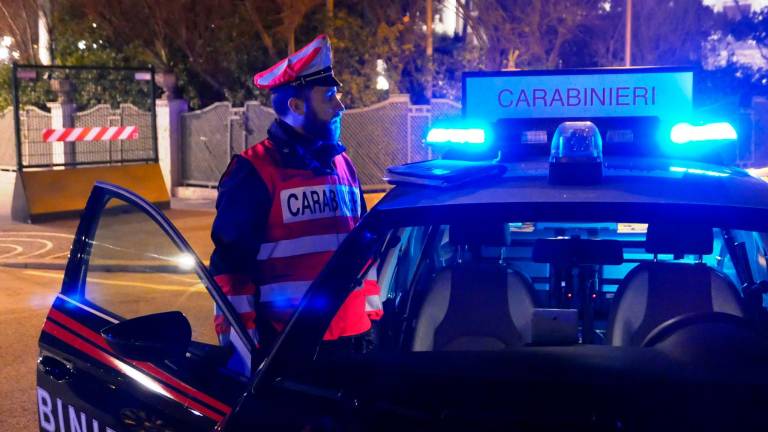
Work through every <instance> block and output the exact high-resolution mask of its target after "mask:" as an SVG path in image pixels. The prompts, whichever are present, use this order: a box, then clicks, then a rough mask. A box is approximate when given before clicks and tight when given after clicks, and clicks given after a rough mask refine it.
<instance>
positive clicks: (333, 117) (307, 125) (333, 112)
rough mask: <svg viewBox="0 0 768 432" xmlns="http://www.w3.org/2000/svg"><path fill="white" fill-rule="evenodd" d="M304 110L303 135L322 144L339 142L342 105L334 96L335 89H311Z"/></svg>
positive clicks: (335, 95)
mask: <svg viewBox="0 0 768 432" xmlns="http://www.w3.org/2000/svg"><path fill="white" fill-rule="evenodd" d="M305 110H306V111H305V115H304V125H303V129H304V132H305V133H307V134H308V135H310V136H312V137H314V138H316V139H318V140H320V141H323V142H332V143H336V142H338V141H339V135H340V134H341V113H343V112H344V104H342V103H341V101H340V100H339V97H338V95H337V94H336V87H313V88H312V90H311V91H309V92H308V94H307V98H306V108H305Z"/></svg>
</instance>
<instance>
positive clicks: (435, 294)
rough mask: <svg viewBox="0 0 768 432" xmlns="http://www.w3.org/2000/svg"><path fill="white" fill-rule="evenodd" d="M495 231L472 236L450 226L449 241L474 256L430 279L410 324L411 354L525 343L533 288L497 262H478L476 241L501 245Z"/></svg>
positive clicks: (519, 275)
mask: <svg viewBox="0 0 768 432" xmlns="http://www.w3.org/2000/svg"><path fill="white" fill-rule="evenodd" d="M497 228H498V229H497V230H496V229H494V230H493V231H495V232H494V234H493V235H492V236H491V238H489V237H488V235H487V234H488V231H487V230H486V232H485V233H482V234H480V235H478V232H477V230H471V229H470V230H469V232H468V231H465V230H464V229H459V228H454V227H451V242H452V243H453V244H454V245H466V246H467V247H468V249H470V250H473V251H474V253H472V255H471V256H465V257H464V258H463V259H460V260H459V261H458V262H456V263H455V264H452V265H450V266H448V267H445V268H442V269H440V270H439V271H438V272H437V273H436V274H435V276H434V277H433V278H432V280H431V283H430V286H429V287H428V288H427V292H426V297H425V298H424V302H423V304H422V307H421V309H420V310H419V314H418V317H417V321H416V328H415V332H414V338H413V350H414V351H450V350H463V351H491V350H503V349H508V348H512V347H516V346H521V345H523V344H525V343H527V342H530V334H531V330H530V329H531V317H532V315H533V309H534V302H533V289H534V287H533V283H532V282H531V280H530V279H529V278H528V277H527V276H525V275H524V274H523V273H521V272H519V271H517V270H514V269H511V268H509V267H508V266H506V265H504V264H502V263H500V262H499V260H498V259H485V258H481V257H480V253H479V251H480V244H479V242H482V244H484V245H489V244H491V243H494V242H499V240H500V239H501V240H503V237H500V239H499V237H497V236H496V234H503V230H502V229H501V227H497ZM465 255H466V254H465Z"/></svg>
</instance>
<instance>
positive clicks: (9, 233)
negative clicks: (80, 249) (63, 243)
mask: <svg viewBox="0 0 768 432" xmlns="http://www.w3.org/2000/svg"><path fill="white" fill-rule="evenodd" d="M27 234H30V235H47V236H53V237H66V238H70V239H72V238H75V236H74V235H72V234H62V233H55V232H44V231H0V236H4V235H27Z"/></svg>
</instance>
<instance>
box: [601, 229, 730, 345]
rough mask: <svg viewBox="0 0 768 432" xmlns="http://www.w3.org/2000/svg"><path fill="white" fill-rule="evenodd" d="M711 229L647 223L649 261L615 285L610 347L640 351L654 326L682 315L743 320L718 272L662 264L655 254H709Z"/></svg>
mask: <svg viewBox="0 0 768 432" xmlns="http://www.w3.org/2000/svg"><path fill="white" fill-rule="evenodd" d="M713 241H714V238H713V233H712V228H711V227H704V226H695V225H665V224H650V225H649V226H648V231H647V233H646V240H645V249H646V251H647V252H649V253H652V254H654V261H651V262H644V263H641V264H638V265H637V266H636V267H635V268H633V269H632V270H631V271H630V272H629V273H627V275H626V276H625V277H624V279H623V280H622V281H621V283H620V284H619V287H618V288H617V290H616V294H615V296H614V299H613V303H612V308H611V312H610V316H609V319H608V331H607V341H608V343H609V344H610V345H613V346H641V345H642V343H643V341H644V340H645V338H646V337H647V336H648V334H649V333H650V332H651V331H653V330H654V329H655V328H656V327H658V326H659V325H661V324H663V323H665V322H667V321H669V320H671V319H673V318H676V317H679V316H682V315H687V314H692V313H706V312H723V313H728V314H732V315H736V316H744V308H743V306H742V304H741V296H740V294H739V292H738V290H737V288H736V286H735V285H734V284H733V282H732V281H731V280H730V279H729V278H728V277H727V276H726V275H724V274H723V273H721V272H719V271H717V270H715V269H713V268H711V267H709V266H708V265H707V264H705V263H703V262H696V263H683V262H674V261H672V262H662V261H657V260H656V256H657V255H658V254H672V255H673V256H674V257H675V259H680V258H682V257H683V256H684V255H707V254H711V253H712V245H713Z"/></svg>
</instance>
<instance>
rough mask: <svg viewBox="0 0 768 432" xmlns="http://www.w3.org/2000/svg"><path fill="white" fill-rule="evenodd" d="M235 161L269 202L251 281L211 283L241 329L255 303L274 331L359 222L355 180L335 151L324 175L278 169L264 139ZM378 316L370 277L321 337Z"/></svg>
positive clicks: (359, 327) (355, 329) (223, 278)
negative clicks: (252, 171)
mask: <svg viewBox="0 0 768 432" xmlns="http://www.w3.org/2000/svg"><path fill="white" fill-rule="evenodd" d="M242 156H243V157H245V158H246V159H248V160H249V161H250V162H251V163H252V164H253V166H254V167H255V168H256V171H257V172H258V173H259V175H260V176H261V178H262V179H263V180H264V183H265V184H266V186H267V189H268V191H269V194H270V197H271V199H272V204H271V208H270V212H269V218H268V223H267V226H266V232H265V236H264V242H263V243H262V244H261V246H260V249H259V252H258V257H257V261H256V262H257V264H256V265H257V271H256V274H257V278H258V279H257V280H256V281H254V282H255V283H253V284H251V283H248V284H242V283H239V284H234V285H237V286H239V287H240V288H238V289H233V290H229V289H228V288H227V287H226V286H225V285H227V282H228V281H227V279H228V278H227V275H220V276H217V278H216V279H217V281H219V282H220V285H222V289H224V291H225V293H226V294H227V295H228V296H229V298H230V300H231V301H232V303H233V304H234V305H235V308H236V309H237V311H238V312H239V313H240V316H241V318H242V319H244V320H246V327H248V328H249V330H252V329H253V328H254V327H255V326H254V324H253V323H254V322H255V321H254V317H255V313H256V311H255V308H256V304H255V302H256V301H258V302H261V303H262V307H260V308H259V311H261V312H263V313H265V314H266V315H267V316H265V317H264V318H266V319H267V320H268V321H270V322H272V324H273V325H274V326H275V328H276V329H277V330H278V331H282V330H283V328H284V327H285V325H286V324H287V323H288V320H289V319H290V317H291V315H292V314H293V312H294V311H295V309H296V307H297V306H298V303H299V300H300V299H301V298H302V296H303V295H304V293H305V292H306V290H307V288H308V287H309V285H310V284H311V283H312V281H313V280H314V279H315V278H316V277H317V275H318V274H319V273H320V271H321V270H322V268H323V267H324V266H325V264H326V263H327V262H328V260H329V259H330V257H331V256H332V255H333V253H334V251H335V250H336V249H337V248H338V246H339V245H340V244H341V242H342V240H344V238H345V237H346V235H347V234H348V233H349V232H350V231H351V230H352V228H354V226H355V225H356V224H357V222H358V221H359V220H360V214H361V204H360V189H359V182H358V179H357V175H356V173H355V169H354V167H353V166H352V162H351V161H350V160H349V158H348V157H347V156H346V155H345V154H343V153H342V154H340V155H338V156H336V157H335V158H334V160H333V164H334V166H335V168H336V172H335V173H331V174H327V175H316V174H315V173H313V172H312V171H309V170H302V169H291V168H284V167H281V166H279V164H278V163H277V161H278V160H279V159H278V155H277V150H276V149H275V148H274V146H273V144H272V143H271V142H270V141H269V140H268V139H266V140H264V141H262V142H260V143H258V144H256V145H254V146H253V147H251V148H249V149H247V150H245V151H244V152H243V153H242ZM221 282H223V283H221ZM233 288H234V286H233ZM228 291H229V292H228ZM380 316H381V300H380V298H379V289H378V285H377V283H376V281H375V272H374V274H373V276H372V277H371V276H366V280H365V282H364V283H363V285H362V286H361V287H358V288H356V289H355V290H354V291H353V292H352V293H351V294H350V296H349V297H348V298H347V300H346V301H345V302H344V304H343V305H342V307H341V308H340V309H339V311H338V312H337V314H336V316H335V317H334V319H333V321H332V322H331V325H330V326H329V328H328V330H327V331H326V334H325V336H324V339H326V340H331V339H336V338H339V337H342V336H351V335H356V334H360V333H363V332H365V331H367V330H368V329H369V328H370V327H371V322H370V319H378V318H379V317H380ZM247 320H250V321H247ZM257 330H258V329H255V331H253V333H256V332H257ZM254 336H256V337H257V335H256V334H254ZM257 340H258V338H257Z"/></svg>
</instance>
